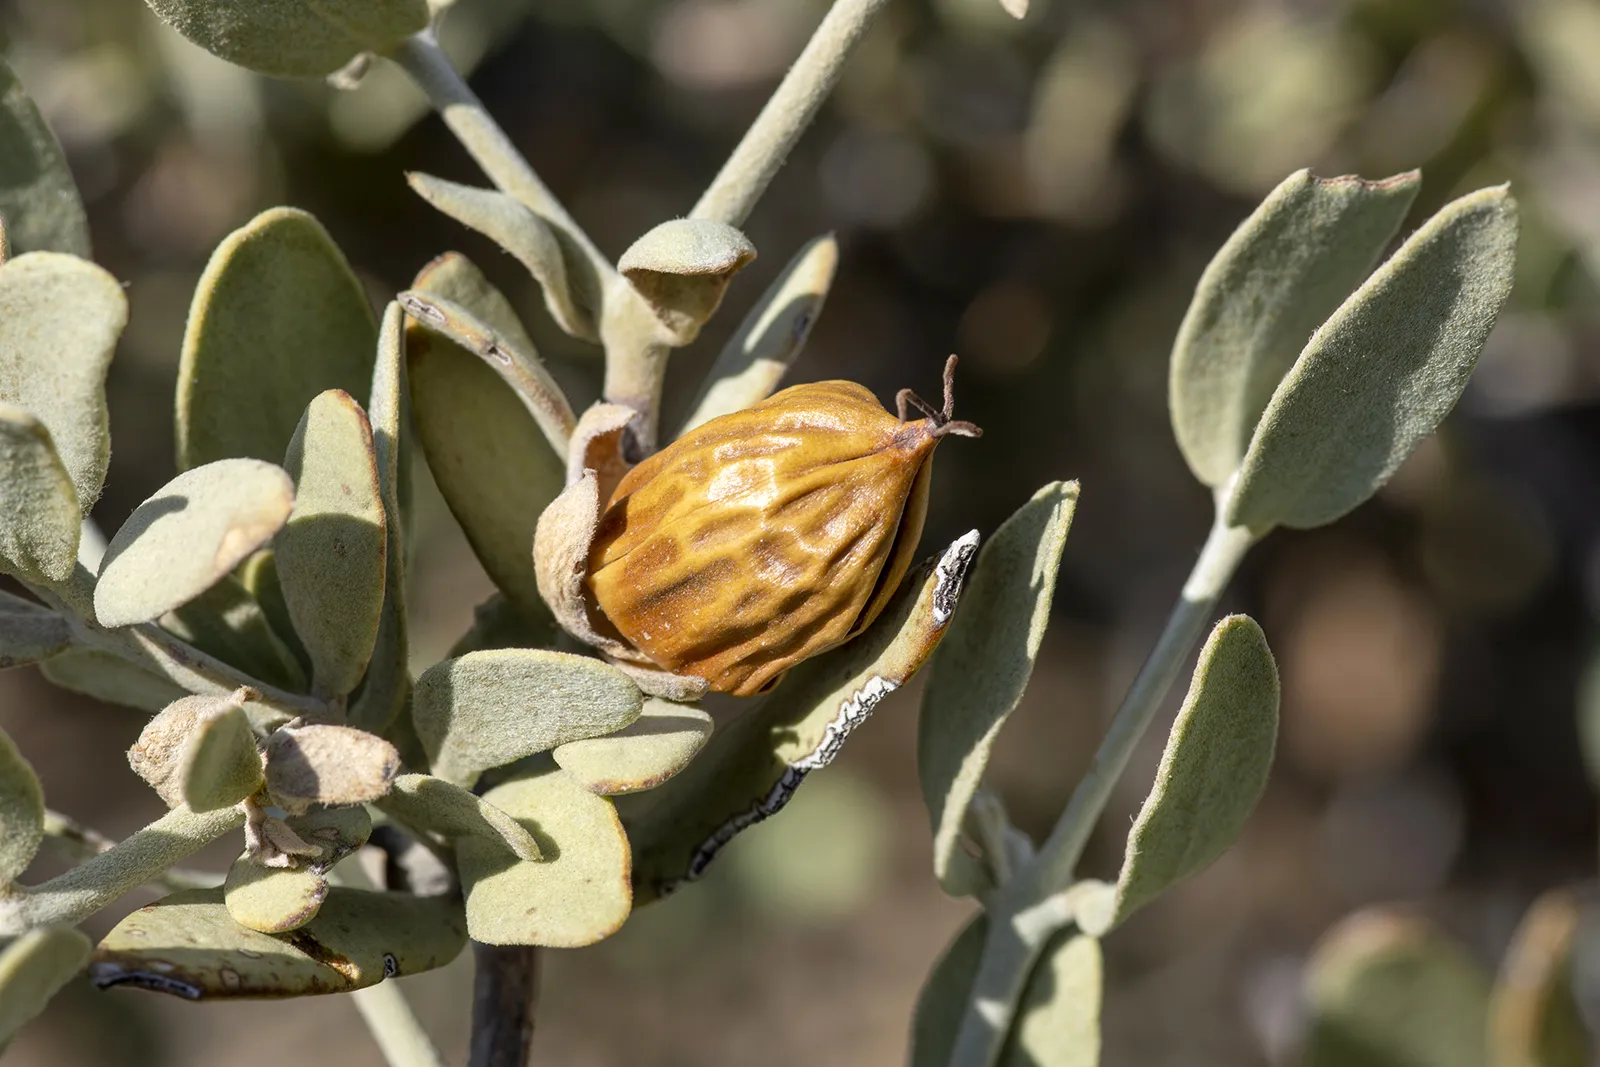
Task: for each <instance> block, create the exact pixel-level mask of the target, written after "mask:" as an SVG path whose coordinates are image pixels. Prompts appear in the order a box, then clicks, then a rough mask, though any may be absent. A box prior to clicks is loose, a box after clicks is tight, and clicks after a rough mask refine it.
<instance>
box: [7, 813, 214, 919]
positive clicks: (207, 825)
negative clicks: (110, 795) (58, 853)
mask: <svg viewBox="0 0 1600 1067" xmlns="http://www.w3.org/2000/svg"><path fill="white" fill-rule="evenodd" d="M243 822H244V812H243V811H241V810H240V809H239V808H237V807H232V808H218V809H217V810H216V811H205V812H194V811H190V810H189V809H188V808H173V809H172V810H171V811H169V812H167V813H166V814H165V815H163V816H161V818H159V819H157V820H156V821H155V822H153V823H151V824H150V825H149V826H146V827H145V828H144V829H142V830H136V831H135V832H134V833H133V834H131V835H129V836H128V837H127V838H126V839H124V840H122V841H120V842H118V843H117V844H115V845H113V846H112V847H111V848H109V849H107V850H106V851H104V852H102V853H100V854H99V855H97V856H95V857H94V858H93V859H90V860H89V861H88V862H87V863H84V864H82V865H81V866H78V867H74V868H73V869H72V870H70V871H68V872H66V873H65V874H62V875H58V876H56V877H55V878H52V879H50V880H49V881H47V882H43V883H41V884H39V885H36V886H23V887H20V890H19V891H16V892H13V893H12V894H11V895H9V896H0V936H15V935H17V934H20V933H22V932H24V931H25V930H28V929H30V928H31V927H35V926H48V925H51V924H54V923H65V924H67V925H75V924H77V923H80V922H82V921H83V920H84V919H87V918H88V917H89V916H90V915H93V914H94V913H95V912H97V911H99V910H100V909H101V908H103V907H105V906H106V905H107V904H109V903H111V902H112V901H113V900H115V899H117V898H118V897H120V896H121V895H122V894H124V893H126V892H128V891H129V890H131V889H136V888H138V887H139V886H141V885H145V884H146V883H148V882H151V881H155V880H156V879H157V878H158V877H159V876H160V875H161V874H162V873H163V872H164V871H166V870H167V869H168V868H169V867H171V866H172V865H173V864H175V863H177V862H178V861H179V860H181V859H184V858H185V857H187V856H190V855H193V854H194V853H195V852H198V851H199V850H200V849H201V848H202V847H204V846H205V845H207V844H210V843H211V842H212V841H215V840H216V839H217V838H219V837H221V836H222V835H223V834H226V833H228V832H229V831H230V830H234V829H237V828H238V827H239V826H240V825H241V824H243Z"/></svg>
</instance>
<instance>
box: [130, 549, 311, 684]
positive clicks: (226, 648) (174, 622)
mask: <svg viewBox="0 0 1600 1067" xmlns="http://www.w3.org/2000/svg"><path fill="white" fill-rule="evenodd" d="M258 556H267V557H270V556H271V553H262V552H257V553H255V555H254V556H252V557H251V560H247V561H246V562H245V564H244V568H243V569H242V570H241V573H243V570H244V569H249V568H250V567H251V565H252V564H251V561H253V560H254V559H255V558H256V557H258ZM256 566H259V564H256ZM258 577H259V576H258ZM161 626H162V628H163V629H165V630H166V631H168V632H169V633H172V634H174V635H176V636H177V637H179V638H181V639H182V640H183V641H184V642H185V643H187V644H190V645H193V646H194V647H195V648H198V649H199V650H200V651H202V652H204V653H206V654H208V655H212V656H215V657H216V658H217V659H220V660H221V661H222V662H224V663H227V664H230V665H232V666H234V667H237V668H239V669H240V670H241V671H243V672H244V673H245V674H247V675H249V676H250V677H251V678H257V679H260V680H261V681H263V682H266V683H268V684H269V685H276V686H280V687H282V688H284V689H288V690H290V691H292V692H304V691H305V688H306V676H305V672H304V670H302V669H301V666H300V661H299V660H298V659H297V658H296V657H295V654H294V652H293V650H292V649H291V648H290V647H289V645H288V643H287V642H286V641H284V639H283V638H282V637H280V636H279V634H278V632H277V631H276V630H275V629H274V628H273V626H272V624H271V623H270V622H269V621H268V618H267V613H266V611H265V610H264V608H263V606H262V605H261V604H260V603H258V602H257V601H256V598H255V597H253V596H251V595H250V590H249V589H247V588H246V587H245V585H244V583H242V582H241V581H239V580H238V579H237V578H235V577H233V576H232V575H228V576H226V577H224V578H223V579H222V580H221V581H219V582H217V584H216V585H213V586H212V587H211V588H210V589H207V590H206V591H205V592H204V593H201V594H200V595H199V596H197V597H195V598H194V599H193V600H191V601H189V602H188V603H187V604H184V605H182V606H181V607H179V608H177V609H176V610H174V611H171V612H169V613H168V614H166V615H164V616H162V619H161ZM290 632H291V633H292V632H293V631H290Z"/></svg>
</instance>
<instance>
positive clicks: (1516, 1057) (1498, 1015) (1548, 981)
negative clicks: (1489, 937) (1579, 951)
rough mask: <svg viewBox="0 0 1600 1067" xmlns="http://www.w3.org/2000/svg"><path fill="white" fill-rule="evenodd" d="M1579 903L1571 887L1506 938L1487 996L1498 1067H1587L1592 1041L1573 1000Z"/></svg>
mask: <svg viewBox="0 0 1600 1067" xmlns="http://www.w3.org/2000/svg"><path fill="white" fill-rule="evenodd" d="M1580 909H1581V904H1580V901H1579V899H1578V895H1577V894H1576V893H1575V892H1573V891H1572V890H1570V889H1552V890H1550V891H1548V892H1546V893H1544V894H1543V895H1542V896H1540V897H1539V899H1537V900H1535V901H1534V902H1533V906H1532V907H1530V908H1529V909H1528V912H1527V914H1526V915H1524V916H1523V918H1522V923H1521V925H1519V926H1518V927H1517V932H1516V933H1515V934H1514V935H1513V936H1512V938H1511V945H1510V947H1509V948H1508V949H1507V951H1506V955H1505V959H1504V960H1503V961H1502V962H1501V964H1500V974H1499V976H1498V977H1497V978H1496V979H1495V983H1494V988H1493V990H1492V991H1491V993H1490V997H1489V1035H1488V1042H1489V1057H1488V1058H1489V1062H1490V1063H1492V1064H1494V1065H1495V1067H1588V1065H1589V1064H1590V1063H1592V1062H1593V1056H1592V1051H1593V1042H1592V1041H1591V1040H1590V1038H1589V1030H1588V1027H1587V1026H1585V1025H1584V1021H1583V1015H1582V1012H1581V1011H1580V1010H1579V1008H1578V1002H1577V1000H1576V998H1575V996H1574V985H1575V983H1576V980H1577V978H1576V976H1575V975H1574V973H1573V963H1574V956H1575V952H1576V948H1577V942H1578V939H1579V936H1580V935H1579V929H1580V918H1581V915H1580Z"/></svg>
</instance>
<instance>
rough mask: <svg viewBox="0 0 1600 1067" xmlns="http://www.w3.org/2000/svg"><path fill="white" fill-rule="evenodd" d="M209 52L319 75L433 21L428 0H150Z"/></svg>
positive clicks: (255, 65)
mask: <svg viewBox="0 0 1600 1067" xmlns="http://www.w3.org/2000/svg"><path fill="white" fill-rule="evenodd" d="M146 2H147V3H149V5H150V8H151V10H153V11H154V12H155V13H156V14H157V15H159V16H161V18H162V20H163V21H165V22H166V23H167V24H168V25H170V26H171V27H172V28H173V29H175V30H177V31H178V32H179V33H181V34H183V35H184V36H185V37H187V38H189V40H191V41H193V42H194V43H195V44H197V45H199V46H200V47H201V48H204V49H205V50H206V51H207V52H210V53H211V54H212V55H216V56H220V57H222V58H223V59H226V60H227V61H228V62H230V63H237V64H238V65H239V66H241V67H248V68H249V69H251V70H254V71H258V72H260V73H262V74H272V75H276V76H277V77H280V78H320V77H322V76H324V75H327V74H332V73H333V72H335V71H337V70H338V69H339V68H340V67H342V66H344V65H345V64H346V63H348V62H350V60H352V59H353V58H355V57H356V55H357V54H359V53H361V52H385V51H388V50H389V49H390V48H393V47H394V46H395V45H397V44H399V43H400V42H401V41H403V40H404V39H405V38H407V37H409V36H411V35H412V34H413V33H416V32H418V31H419V30H422V29H425V28H426V27H427V25H428V4H427V0H146Z"/></svg>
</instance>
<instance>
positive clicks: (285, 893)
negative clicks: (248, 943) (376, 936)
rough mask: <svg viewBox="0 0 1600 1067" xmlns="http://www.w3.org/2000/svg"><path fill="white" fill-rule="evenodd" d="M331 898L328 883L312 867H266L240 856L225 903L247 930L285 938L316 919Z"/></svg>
mask: <svg viewBox="0 0 1600 1067" xmlns="http://www.w3.org/2000/svg"><path fill="white" fill-rule="evenodd" d="M327 898H328V879H327V878H326V876H324V875H323V874H321V873H320V872H318V871H314V870H312V869H311V868H309V867H263V866H261V865H260V864H259V863H256V862H255V861H254V860H252V859H250V858H248V857H245V856H241V857H239V858H238V859H236V860H234V861H233V866H231V867H229V868H228V878H227V880H226V881H225V882H223V883H222V900H223V904H224V905H226V907H227V909H228V914H229V915H231V916H233V921H234V922H236V923H238V924H239V925H240V926H243V927H244V928H245V929H247V930H259V931H260V932H261V933H264V934H283V933H288V932H289V931H290V930H298V929H300V927H302V926H304V925H305V924H306V923H308V922H310V921H311V920H312V919H315V918H316V917H317V910H318V909H319V908H321V907H322V902H323V901H324V900H326V899H327Z"/></svg>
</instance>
